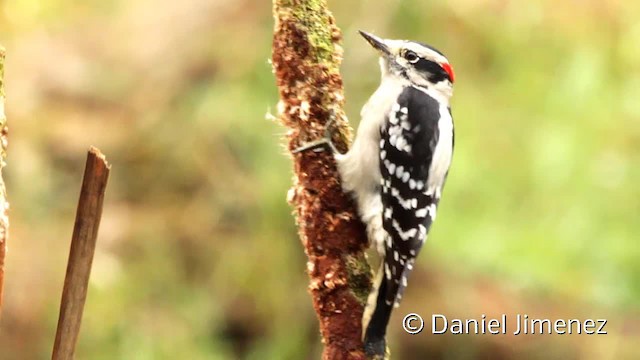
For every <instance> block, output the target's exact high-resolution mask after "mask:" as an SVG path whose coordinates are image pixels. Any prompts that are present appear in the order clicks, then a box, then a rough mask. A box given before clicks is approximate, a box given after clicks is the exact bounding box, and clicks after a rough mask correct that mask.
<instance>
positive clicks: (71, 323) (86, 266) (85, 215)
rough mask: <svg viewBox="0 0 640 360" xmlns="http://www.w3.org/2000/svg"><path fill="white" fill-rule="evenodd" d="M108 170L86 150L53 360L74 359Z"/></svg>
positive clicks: (99, 155) (97, 154)
mask: <svg viewBox="0 0 640 360" xmlns="http://www.w3.org/2000/svg"><path fill="white" fill-rule="evenodd" d="M110 169H111V167H110V166H109V164H108V163H107V161H106V159H105V157H104V155H102V153H100V150H98V149H96V148H94V147H92V148H91V149H89V153H88V155H87V164H86V167H85V170H84V179H83V180H82V190H81V192H80V201H79V202H78V210H77V212H76V222H75V226H74V228H73V237H72V239H71V250H70V251H69V261H68V263H67V275H66V277H65V279H64V289H63V291H62V301H61V303H60V317H59V318H58V329H57V331H56V340H55V343H54V345H53V355H52V357H51V358H52V359H53V360H70V359H73V358H74V351H75V347H76V342H77V340H78V333H79V332H80V323H81V321H82V311H83V309H84V302H85V299H86V297H87V286H88V284H89V275H90V274H91V263H92V262H93V254H94V252H95V248H96V239H97V237H98V228H99V227H100V218H101V216H102V202H103V200H104V192H105V189H106V187H107V180H108V178H109V170H110Z"/></svg>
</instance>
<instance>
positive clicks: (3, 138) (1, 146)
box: [0, 46, 9, 314]
mask: <svg viewBox="0 0 640 360" xmlns="http://www.w3.org/2000/svg"><path fill="white" fill-rule="evenodd" d="M4 54H5V51H4V48H3V47H2V46H0V314H1V313H2V288H3V285H4V257H5V254H6V250H7V239H8V238H9V215H8V214H7V210H8V209H9V202H8V201H7V190H6V188H5V185H4V178H3V176H2V170H3V169H4V166H5V165H6V163H5V160H6V158H7V144H8V135H9V128H8V127H7V118H6V116H5V115H4Z"/></svg>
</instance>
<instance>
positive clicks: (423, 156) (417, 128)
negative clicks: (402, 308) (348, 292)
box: [299, 31, 454, 355]
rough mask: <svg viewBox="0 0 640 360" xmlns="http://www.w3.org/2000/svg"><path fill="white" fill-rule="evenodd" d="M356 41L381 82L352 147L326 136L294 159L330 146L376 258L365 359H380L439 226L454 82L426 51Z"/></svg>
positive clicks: (442, 60) (441, 59)
mask: <svg viewBox="0 0 640 360" xmlns="http://www.w3.org/2000/svg"><path fill="white" fill-rule="evenodd" d="M360 34H361V35H362V36H363V37H364V38H365V39H366V40H367V41H368V42H369V43H370V44H371V45H372V46H373V47H374V48H375V49H376V50H377V51H378V52H379V54H380V70H381V72H382V77H381V83H380V86H379V87H378V89H377V90H376V91H375V92H374V93H373V95H372V96H371V98H370V99H369V101H368V102H367V103H366V104H365V105H364V107H363V108H362V112H361V116H362V121H361V122H360V125H359V127H358V132H357V135H356V137H355V140H354V142H353V146H352V147H351V149H350V150H349V152H347V153H346V154H340V153H338V152H337V151H335V148H334V147H333V145H332V144H331V141H330V136H328V135H327V136H326V138H325V139H322V140H319V141H316V142H314V143H310V144H308V145H305V146H303V147H302V148H300V149H299V151H300V150H305V149H308V148H310V147H316V146H318V145H319V144H321V143H324V144H328V145H330V146H331V148H332V149H333V151H334V156H335V159H336V162H337V165H338V170H339V172H340V176H341V180H342V187H343V189H344V190H345V191H346V192H349V193H351V194H352V195H353V197H354V199H355V201H356V204H357V207H358V212H359V215H360V217H361V219H362V222H363V223H364V224H365V225H366V227H367V236H368V238H369V241H370V243H372V244H374V245H375V246H376V250H377V252H378V254H379V255H380V257H381V265H380V269H379V270H378V272H377V275H376V277H375V279H374V284H373V286H374V288H373V290H372V291H371V293H370V295H369V300H368V304H367V307H366V309H365V315H364V317H363V329H366V330H365V331H364V334H363V335H364V340H365V351H366V352H367V354H368V355H384V352H385V349H386V345H385V334H386V328H387V324H388V323H389V318H390V316H391V311H392V309H393V308H394V307H397V306H398V304H399V303H400V300H401V298H402V293H403V291H404V288H405V287H406V286H407V278H408V276H409V274H410V273H411V270H412V269H413V267H414V264H415V259H416V256H418V253H419V252H420V248H422V245H423V244H424V242H425V240H426V237H427V233H428V232H429V228H430V227H431V224H432V222H433V221H434V220H435V218H436V209H437V206H438V202H439V201H440V197H441V195H442V189H443V186H444V183H445V180H446V178H447V174H448V171H449V165H450V164H451V157H452V154H453V143H454V140H453V138H454V132H453V121H452V117H451V108H450V106H449V98H450V97H451V95H452V93H453V82H454V74H453V69H452V67H451V65H449V61H448V60H447V58H446V57H445V56H444V55H443V54H442V53H441V52H439V51H438V50H436V49H434V48H433V47H431V46H428V45H425V44H422V43H418V42H414V41H406V40H389V39H381V38H379V37H377V36H374V35H372V34H370V33H367V32H364V31H361V32H360ZM329 127H330V124H328V125H327V128H329Z"/></svg>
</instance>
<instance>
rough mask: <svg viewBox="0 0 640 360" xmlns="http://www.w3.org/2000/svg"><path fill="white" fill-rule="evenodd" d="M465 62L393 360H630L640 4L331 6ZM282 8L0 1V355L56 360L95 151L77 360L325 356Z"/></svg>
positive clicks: (350, 61)
mask: <svg viewBox="0 0 640 360" xmlns="http://www.w3.org/2000/svg"><path fill="white" fill-rule="evenodd" d="M330 6H331V8H332V10H333V11H334V14H335V16H336V19H337V22H338V24H339V25H340V26H341V27H342V29H343V31H344V44H343V45H344V47H345V59H344V64H343V74H344V80H345V86H346V94H347V112H348V114H351V123H352V125H354V126H356V125H357V122H358V120H359V119H358V116H357V114H358V112H359V108H360V107H361V106H362V104H363V103H364V102H365V101H366V99H367V97H368V96H369V95H370V94H371V92H372V91H373V90H374V88H375V87H376V85H377V82H378V80H379V75H378V70H377V62H376V59H375V54H374V53H373V52H372V51H371V49H370V48H369V46H368V45H367V44H366V43H365V42H363V41H362V40H361V39H360V38H359V37H358V35H357V32H356V30H357V29H364V30H369V31H374V32H375V33H376V34H380V35H382V36H386V37H393V38H411V39H417V40H421V41H425V42H428V43H430V44H433V45H434V46H436V47H438V48H439V49H440V50H442V51H444V52H445V53H446V54H447V55H448V57H449V59H450V61H451V62H452V64H453V65H454V67H455V70H456V75H457V76H456V79H457V83H456V90H455V96H454V100H453V114H454V118H455V121H456V137H457V138H456V150H455V159H454V164H453V168H452V172H451V176H450V177H449V182H448V184H447V189H446V195H445V198H444V201H443V202H442V205H441V210H440V211H439V213H438V221H437V222H436V225H435V227H434V229H433V231H432V234H431V235H430V241H429V242H428V243H427V246H426V249H425V251H423V255H421V259H420V260H419V263H418V264H419V266H418V268H417V271H416V272H415V274H414V275H413V276H412V281H411V283H412V286H410V287H409V289H410V290H409V291H408V293H407V294H406V300H405V301H404V303H403V306H402V307H401V308H400V309H399V310H398V311H396V313H395V316H394V318H393V319H392V324H391V325H390V337H391V347H392V349H393V352H394V355H395V356H396V358H401V359H412V358H427V357H430V358H435V359H473V358H490V359H510V358H514V359H525V358H531V359H632V358H639V357H640V354H639V353H638V350H637V346H636V345H637V344H635V342H636V341H637V338H638V336H639V335H640V306H639V301H638V299H640V261H638V259H640V246H639V245H638V234H639V233H640V221H638V219H639V215H640V187H638V185H637V184H638V183H640V167H638V166H637V165H638V164H639V163H640V147H639V145H638V144H640V105H638V104H639V99H640V47H639V46H638V44H640V3H637V2H632V1H626V2H624V1H607V2H605V1H595V0H587V1H575V0H574V1H571V0H565V1H551V0H538V1H528V2H520V1H508V0H483V1H470V0H458V1H454V2H445V1H429V2H425V1H418V0H406V1H382V0H379V1H342V2H339V1H330ZM272 25H273V24H272V19H271V5H270V3H269V2H268V1H244V0H235V1H231V0H186V1H182V2H176V1H167V0H156V1H151V0H135V1H122V0H112V1H95V0H92V1H85V2H81V3H79V2H75V1H69V0H50V1H46V2H42V1H36V0H23V1H6V0H0V43H2V44H3V45H4V46H5V47H6V48H7V65H6V92H7V105H6V111H7V116H8V118H9V124H10V129H11V138H10V149H9V161H8V162H9V167H8V168H7V173H6V174H7V179H6V180H7V183H8V189H9V196H10V200H11V221H12V222H11V238H10V243H9V253H8V259H7V284H6V292H5V308H4V311H3V314H2V321H1V322H0V358H1V359H3V360H4V359H7V360H13V359H42V358H47V357H48V356H49V354H50V350H51V346H52V343H53V338H54V333H55V323H56V321H57V312H58V306H59V299H60V291H61V288H62V283H63V277H64V271H65V263H66V258H67V254H68V245H69V239H70V237H71V231H72V226H73V218H74V212H75V206H76V201H77V197H78V191H79V186H80V179H81V176H82V170H83V169H82V167H83V165H84V158H85V154H86V149H87V148H88V147H89V145H96V146H97V147H99V148H100V149H101V150H102V151H103V152H104V153H105V154H106V155H107V158H108V160H109V161H110V163H112V164H113V168H112V176H111V179H110V184H109V188H108V194H107V198H106V202H105V209H104V215H103V216H104V217H103V222H102V226H101V229H100V238H99V241H98V247H99V248H98V250H97V254H96V258H95V261H94V269H93V273H92V278H91V284H90V291H89V296H88V302H87V305H86V307H85V318H84V322H83V327H82V333H81V336H80V341H79V345H78V358H79V359H176V358H177V359H235V358H242V359H314V358H317V357H318V356H319V353H320V349H321V345H320V344H319V336H318V334H317V321H316V319H315V314H314V313H313V310H312V309H311V302H310V299H309V297H308V295H307V293H306V289H305V287H306V275H305V273H304V271H305V269H306V265H305V256H304V254H303V252H302V247H301V246H300V243H299V240H298V238H297V234H296V228H295V225H294V222H293V218H292V217H291V209H290V208H289V206H288V205H287V203H286V201H285V197H286V192H287V189H288V186H289V184H290V179H291V170H290V161H289V159H288V158H287V157H286V156H285V155H284V151H283V148H282V146H281V135H282V134H283V132H284V131H285V130H284V129H283V128H282V127H280V126H278V125H277V124H274V123H273V122H270V121H267V120H265V117H266V116H265V114H267V113H269V112H273V111H275V110H274V109H275V106H276V103H277V92H276V89H275V84H274V79H273V76H272V74H271V68H270V65H269V61H268V59H269V57H270V45H271V29H272ZM407 312H418V313H421V314H423V315H425V316H429V314H431V313H444V314H448V315H450V316H452V317H458V318H464V317H476V318H477V317H480V316H481V314H483V313H486V314H488V315H494V316H498V315H499V314H502V313H509V314H515V313H517V312H521V313H528V314H530V315H532V316H537V317H549V318H587V317H591V318H608V319H609V325H608V330H609V335H606V336H599V337H598V336H585V335H582V336H580V335H572V336H565V337H562V336H535V337H513V336H489V335H485V336H444V337H436V336H430V335H426V334H421V335H418V336H409V335H407V334H404V333H402V331H401V326H400V319H401V318H402V316H403V314H405V313H407Z"/></svg>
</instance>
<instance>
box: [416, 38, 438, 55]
mask: <svg viewBox="0 0 640 360" xmlns="http://www.w3.org/2000/svg"><path fill="white" fill-rule="evenodd" d="M416 43H417V44H420V45H421V46H424V47H426V48H427V49H430V50H433V51H435V52H437V53H438V54H440V55H442V56H444V54H443V53H442V52H441V51H440V50H438V49H436V48H434V47H433V46H431V45H427V44H425V43H422V42H419V41H416Z"/></svg>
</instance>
